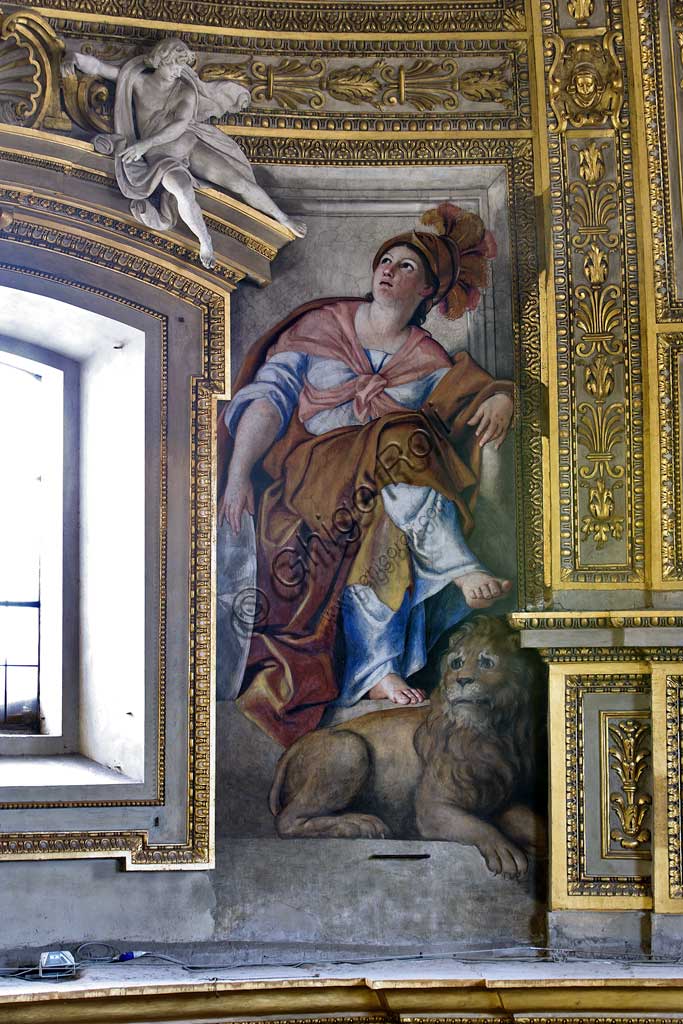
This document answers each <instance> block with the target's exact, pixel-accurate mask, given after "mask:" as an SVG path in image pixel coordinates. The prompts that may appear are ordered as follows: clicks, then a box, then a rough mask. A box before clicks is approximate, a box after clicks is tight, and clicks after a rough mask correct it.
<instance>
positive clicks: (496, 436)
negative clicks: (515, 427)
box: [467, 392, 513, 451]
mask: <svg viewBox="0 0 683 1024" xmlns="http://www.w3.org/2000/svg"><path fill="white" fill-rule="evenodd" d="M512 411H513V405H512V399H511V398H510V396H509V395H505V394H503V393H502V392H501V393H500V394H498V395H491V397H490V398H487V399H485V401H483V402H482V403H481V405H480V406H479V408H478V409H477V411H476V412H475V414H474V416H473V417H472V419H471V420H468V421H467V425H468V426H469V427H476V428H477V429H476V430H475V436H476V437H477V438H478V439H479V447H480V448H483V447H484V445H485V444H488V443H489V441H492V442H493V447H494V448H495V449H496V451H498V449H499V448H500V446H501V445H502V443H503V441H504V440H505V438H506V437H507V432H508V430H509V429H510V422H511V420H512Z"/></svg>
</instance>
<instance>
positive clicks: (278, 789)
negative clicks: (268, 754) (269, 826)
mask: <svg viewBox="0 0 683 1024" xmlns="http://www.w3.org/2000/svg"><path fill="white" fill-rule="evenodd" d="M293 749H294V748H293V747H290V748H289V750H285V752H284V754H283V755H282V757H281V758H280V760H279V761H278V763H277V765H276V766H275V777H274V779H273V784H272V786H271V787H270V795H269V796H268V806H269V807H270V813H271V814H272V815H273V816H274V817H277V815H278V814H279V813H280V811H281V810H282V807H283V804H282V800H281V796H282V787H283V786H284V782H285V777H286V775H287V765H288V764H289V759H290V757H291V754H292V750H293Z"/></svg>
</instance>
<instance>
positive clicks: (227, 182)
mask: <svg viewBox="0 0 683 1024" xmlns="http://www.w3.org/2000/svg"><path fill="white" fill-rule="evenodd" d="M190 167H191V168H192V170H193V172H194V173H195V174H197V175H198V176H199V177H201V178H206V179H207V181H212V182H214V184H216V185H218V187H219V188H224V189H225V190H226V192H231V193H232V194H233V195H236V196H240V198H242V199H244V201H245V203H248V205H249V206H253V207H254V209H255V210H260V211H261V212H262V213H265V214H267V215H268V216H269V217H272V218H273V220H277V221H279V222H280V223H281V224H284V225H285V227H287V228H289V229H290V231H293V232H294V234H295V235H296V236H297V237H298V238H303V237H304V235H305V234H306V225H305V224H304V223H303V221H299V220H293V219H292V218H291V217H288V216H287V214H286V213H285V212H284V210H281V209H280V207H279V206H278V205H277V203H275V202H273V200H272V199H271V198H270V196H269V195H268V193H267V192H265V191H264V189H262V188H261V186H260V185H257V183H256V182H255V181H246V180H245V179H243V178H241V177H239V176H238V175H237V174H235V173H234V172H233V171H231V170H230V168H229V167H228V166H227V165H226V164H225V163H224V162H223V160H221V158H220V156H217V155H216V154H215V153H213V152H212V151H211V150H210V149H207V148H205V147H204V146H202V145H201V144H199V145H197V146H195V149H194V151H193V153H192V157H191V160H190Z"/></svg>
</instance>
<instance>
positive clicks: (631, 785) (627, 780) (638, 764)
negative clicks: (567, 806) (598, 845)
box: [609, 720, 652, 850]
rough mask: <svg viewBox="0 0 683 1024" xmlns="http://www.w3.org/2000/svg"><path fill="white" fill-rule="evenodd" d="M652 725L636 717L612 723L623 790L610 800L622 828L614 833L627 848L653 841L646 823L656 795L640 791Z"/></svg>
mask: <svg viewBox="0 0 683 1024" xmlns="http://www.w3.org/2000/svg"><path fill="white" fill-rule="evenodd" d="M649 733H650V726H649V724H646V723H638V722H634V721H630V720H627V721H624V722H618V723H617V725H616V726H610V729H609V734H610V737H611V739H612V741H613V743H614V746H611V747H610V748H609V756H610V763H611V767H612V769H613V771H614V772H615V773H616V774H617V776H618V777H619V780H620V782H621V788H622V792H621V793H610V803H611V805H612V808H613V810H614V812H615V814H616V816H617V818H618V820H619V824H620V826H621V827H620V828H615V829H612V831H611V833H610V835H611V838H612V839H613V840H615V841H618V842H619V844H620V845H621V846H622V848H623V849H625V850H636V849H638V847H639V846H642V845H643V843H648V842H649V841H650V830H649V829H648V828H645V827H644V826H643V821H644V819H645V816H646V815H647V813H648V811H649V809H650V805H651V803H652V797H651V796H650V795H649V794H648V793H641V794H639V793H638V786H639V783H640V781H641V779H642V776H643V774H644V772H645V771H646V770H647V768H648V763H649V757H650V749H649V747H648V746H647V745H646V740H647V737H648V735H649Z"/></svg>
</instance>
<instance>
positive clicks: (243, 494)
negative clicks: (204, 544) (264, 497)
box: [218, 469, 254, 535]
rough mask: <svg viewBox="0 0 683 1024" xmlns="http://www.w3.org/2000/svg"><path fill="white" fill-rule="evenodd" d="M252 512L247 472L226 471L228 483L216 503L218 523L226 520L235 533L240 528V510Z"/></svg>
mask: <svg viewBox="0 0 683 1024" xmlns="http://www.w3.org/2000/svg"><path fill="white" fill-rule="evenodd" d="M245 508H246V510H247V512H249V514H250V515H252V516H253V514H254V488H253V487H252V484H251V480H250V479H249V474H244V473H242V472H240V471H233V470H232V469H231V470H230V472H229V473H228V483H227V485H226V488H225V491H224V493H223V497H222V498H221V500H220V502H219V504H218V525H219V526H220V525H221V524H222V523H223V521H224V520H227V522H228V525H229V526H230V529H231V530H232V532H233V533H234V534H235V535H237V534H238V533H239V532H240V530H241V529H242V512H243V511H244V509H245Z"/></svg>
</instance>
